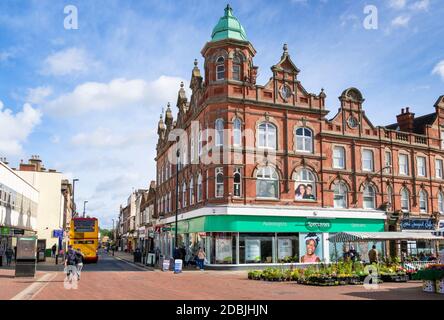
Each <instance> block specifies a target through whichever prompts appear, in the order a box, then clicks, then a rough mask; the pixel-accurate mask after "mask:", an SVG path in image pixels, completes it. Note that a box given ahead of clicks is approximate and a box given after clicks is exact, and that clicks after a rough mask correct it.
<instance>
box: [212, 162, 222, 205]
mask: <svg viewBox="0 0 444 320" xmlns="http://www.w3.org/2000/svg"><path fill="white" fill-rule="evenodd" d="M214 173H215V175H214V182H215V189H214V194H215V197H216V198H223V197H224V168H223V167H217V168H215V171H214ZM219 176H222V181H218V177H219ZM218 187H219V188H218Z"/></svg>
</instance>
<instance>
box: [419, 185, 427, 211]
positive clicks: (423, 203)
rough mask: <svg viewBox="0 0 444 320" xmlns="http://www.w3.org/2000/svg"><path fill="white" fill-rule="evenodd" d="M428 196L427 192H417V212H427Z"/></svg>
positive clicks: (422, 190)
mask: <svg viewBox="0 0 444 320" xmlns="http://www.w3.org/2000/svg"><path fill="white" fill-rule="evenodd" d="M427 202H428V194H427V191H425V190H424V189H421V190H420V191H419V212H421V213H427V210H428V203H427Z"/></svg>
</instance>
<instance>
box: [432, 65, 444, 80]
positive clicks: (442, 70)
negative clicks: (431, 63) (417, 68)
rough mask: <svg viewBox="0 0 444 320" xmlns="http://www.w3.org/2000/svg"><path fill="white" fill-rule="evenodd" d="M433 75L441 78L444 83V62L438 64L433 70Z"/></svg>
mask: <svg viewBox="0 0 444 320" xmlns="http://www.w3.org/2000/svg"><path fill="white" fill-rule="evenodd" d="M432 74H437V75H439V76H441V79H442V80H443V81H444V60H442V61H440V62H438V64H437V65H436V66H435V68H433V71H432Z"/></svg>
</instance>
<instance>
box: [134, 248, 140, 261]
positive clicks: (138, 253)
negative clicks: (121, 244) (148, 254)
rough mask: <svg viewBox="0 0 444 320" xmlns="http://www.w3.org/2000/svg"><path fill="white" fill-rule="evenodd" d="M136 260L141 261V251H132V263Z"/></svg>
mask: <svg viewBox="0 0 444 320" xmlns="http://www.w3.org/2000/svg"><path fill="white" fill-rule="evenodd" d="M136 262H139V263H141V262H142V252H140V251H134V263H136Z"/></svg>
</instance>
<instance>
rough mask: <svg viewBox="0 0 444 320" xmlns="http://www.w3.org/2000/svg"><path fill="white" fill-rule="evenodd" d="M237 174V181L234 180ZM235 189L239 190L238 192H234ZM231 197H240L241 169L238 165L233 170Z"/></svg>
mask: <svg viewBox="0 0 444 320" xmlns="http://www.w3.org/2000/svg"><path fill="white" fill-rule="evenodd" d="M237 174H239V182H236V175H237ZM236 189H237V190H239V193H238V194H236ZM233 197H237V198H239V197H242V169H241V168H239V167H237V168H234V172H233Z"/></svg>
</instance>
